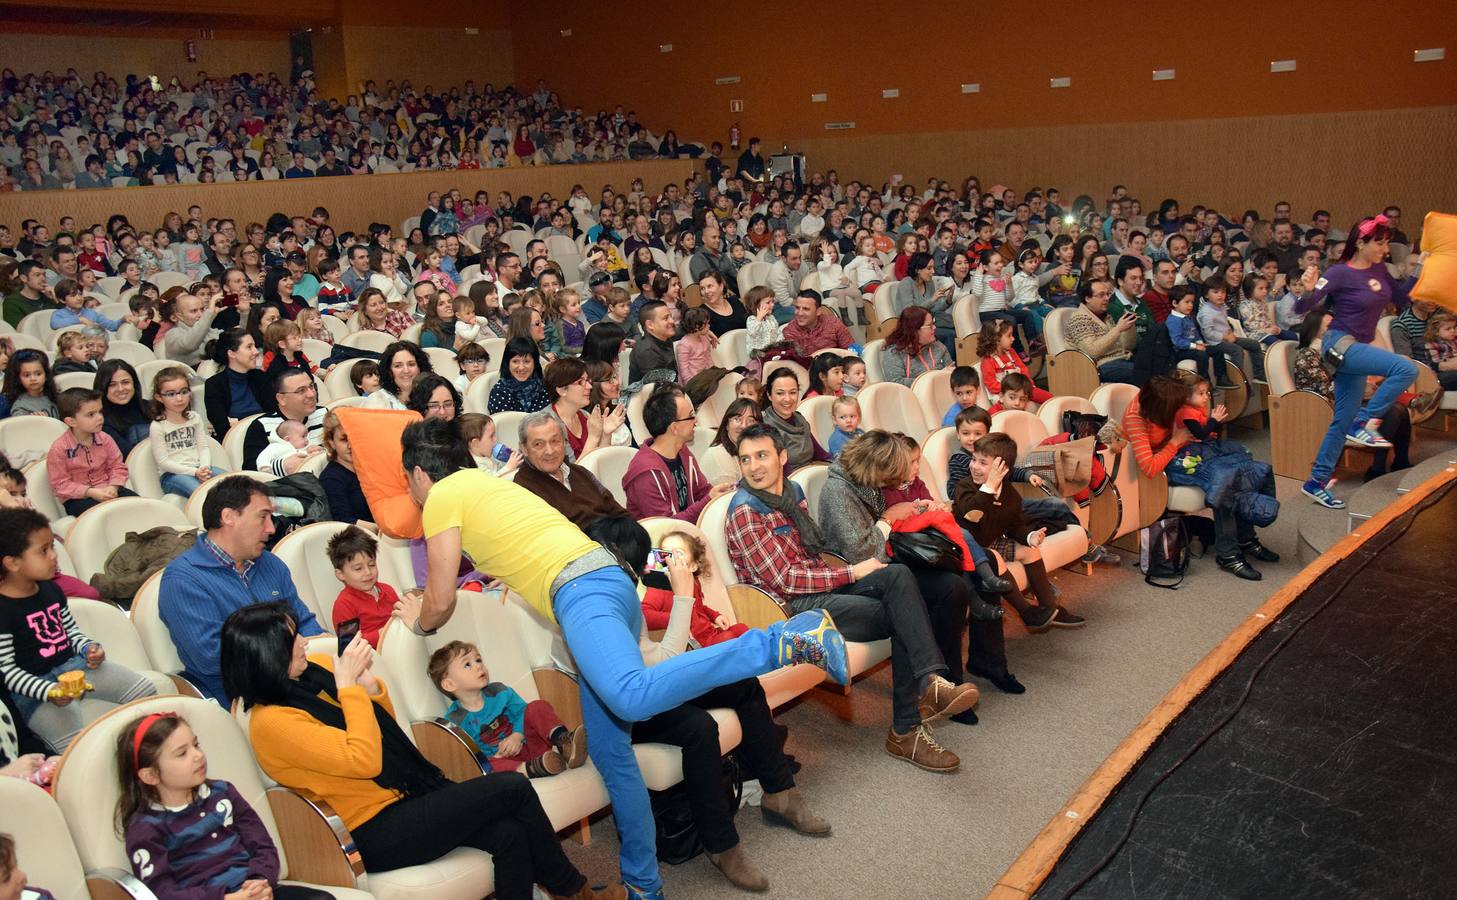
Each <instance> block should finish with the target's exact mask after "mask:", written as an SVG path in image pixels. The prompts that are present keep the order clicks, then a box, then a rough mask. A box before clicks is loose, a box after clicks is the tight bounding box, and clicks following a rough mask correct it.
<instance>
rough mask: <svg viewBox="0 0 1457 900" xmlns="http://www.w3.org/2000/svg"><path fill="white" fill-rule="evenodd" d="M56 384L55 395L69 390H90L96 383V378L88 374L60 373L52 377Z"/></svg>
mask: <svg viewBox="0 0 1457 900" xmlns="http://www.w3.org/2000/svg"><path fill="white" fill-rule="evenodd" d="M51 378H52V380H53V381H55V383H56V393H57V394H59V393H60V392H61V391H65V390H70V389H71V388H84V389H85V390H88V391H89V390H91V385H93V384H95V383H96V376H95V375H93V374H91V373H90V372H62V373H61V374H59V375H52V376H51Z"/></svg>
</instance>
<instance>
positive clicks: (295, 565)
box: [273, 522, 395, 630]
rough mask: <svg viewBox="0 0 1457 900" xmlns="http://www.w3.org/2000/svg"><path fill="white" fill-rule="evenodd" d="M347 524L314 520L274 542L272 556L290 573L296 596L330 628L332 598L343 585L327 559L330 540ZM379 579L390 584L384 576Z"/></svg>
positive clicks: (333, 598)
mask: <svg viewBox="0 0 1457 900" xmlns="http://www.w3.org/2000/svg"><path fill="white" fill-rule="evenodd" d="M348 527H349V526H348V525H346V524H344V523H343V522H314V523H313V524H311V525H305V526H304V527H303V528H299V529H297V530H296V531H291V532H289V533H288V534H286V535H284V536H283V537H282V538H280V539H279V541H278V543H277V544H274V545H273V555H274V556H277V557H278V558H279V559H281V560H283V563H284V565H286V566H288V571H289V574H291V575H292V576H293V584H294V587H295V588H297V589H298V595H299V599H300V600H302V601H303V602H304V603H305V605H307V606H308V607H309V608H310V609H312V610H313V611H314V614H315V615H317V616H318V617H319V624H320V625H322V626H323V627H324V628H326V629H329V630H332V629H333V627H334V601H335V600H336V599H337V598H338V596H339V591H341V590H343V588H344V585H343V583H341V582H340V581H339V579H338V578H336V577H334V565H333V564H332V563H330V562H329V553H328V546H329V540H330V539H331V538H333V537H334V535H336V534H338V533H339V532H341V531H343V530H344V529H346V528H348ZM380 580H381V581H386V583H389V582H388V581H387V580H386V579H385V578H383V576H381V578H380ZM390 587H395V585H394V584H390Z"/></svg>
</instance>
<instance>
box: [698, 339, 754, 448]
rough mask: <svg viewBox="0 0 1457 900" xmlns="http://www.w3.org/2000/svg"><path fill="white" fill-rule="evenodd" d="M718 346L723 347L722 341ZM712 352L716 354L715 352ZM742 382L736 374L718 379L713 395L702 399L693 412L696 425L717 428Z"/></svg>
mask: <svg viewBox="0 0 1457 900" xmlns="http://www.w3.org/2000/svg"><path fill="white" fill-rule="evenodd" d="M719 346H720V347H722V346H723V343H722V341H720V342H719ZM714 352H715V353H716V352H717V351H714ZM715 364H716V365H717V364H718V363H717V362H715ZM735 365H743V363H735ZM743 380H744V376H742V375H740V374H739V373H738V372H730V373H728V374H727V375H725V376H724V377H722V378H720V379H719V380H718V386H717V387H715V388H714V389H713V393H712V394H709V395H708V396H707V397H705V398H703V402H702V403H700V404H698V407H697V409H696V410H695V411H694V415H695V416H696V417H697V419H698V423H699V424H700V425H707V426H709V427H711V428H717V427H718V423H719V422H720V421H722V420H723V414H724V411H725V410H727V409H728V408H729V404H731V403H733V402H734V396H735V393H736V392H737V391H738V388H739V382H740V381H743Z"/></svg>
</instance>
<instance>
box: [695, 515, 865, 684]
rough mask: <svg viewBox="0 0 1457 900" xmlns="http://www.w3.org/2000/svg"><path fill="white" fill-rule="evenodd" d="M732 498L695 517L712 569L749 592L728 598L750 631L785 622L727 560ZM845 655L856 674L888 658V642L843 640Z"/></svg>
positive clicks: (780, 611) (764, 593)
mask: <svg viewBox="0 0 1457 900" xmlns="http://www.w3.org/2000/svg"><path fill="white" fill-rule="evenodd" d="M732 499H733V494H725V495H724V496H722V497H718V498H715V499H714V500H712V501H710V502H709V503H708V505H707V506H705V507H703V512H701V513H699V514H698V530H699V531H700V532H702V534H703V539H704V540H705V541H707V542H708V552H709V555H710V556H711V557H712V558H713V565H714V567H715V568H717V569H718V571H720V572H723V573H724V579H723V580H724V581H725V583H729V584H733V583H735V582H737V583H738V584H739V585H742V586H744V587H746V588H750V589H751V590H747V591H740V590H737V589H731V591H730V594H729V598H730V600H731V601H732V603H733V607H734V613H735V617H736V618H737V619H738V620H739V621H740V622H743V623H744V624H745V625H748V626H749V627H751V628H762V627H764V626H765V625H768V624H770V623H772V622H777V621H779V620H780V619H784V618H786V616H785V614H784V610H783V608H782V607H780V605H779V601H778V600H777V599H776V598H775V597H774V596H773V595H771V594H770V593H769V592H768V591H766V590H764V589H763V588H761V587H759V586H758V585H753V584H749V583H748V582H740V581H738V577H739V576H738V573H737V572H736V571H735V570H734V567H733V562H732V561H731V560H730V559H729V553H728V533H727V530H726V526H727V523H728V508H729V502H730V501H731V500H732ZM845 653H846V656H847V657H848V659H849V666H850V674H851V675H859V674H861V673H863V672H865V671H866V670H868V669H870V668H871V667H873V666H876V665H879V664H880V663H882V662H884V661H885V660H887V659H890V639H889V638H885V639H883V640H878V641H869V642H860V641H846V642H845Z"/></svg>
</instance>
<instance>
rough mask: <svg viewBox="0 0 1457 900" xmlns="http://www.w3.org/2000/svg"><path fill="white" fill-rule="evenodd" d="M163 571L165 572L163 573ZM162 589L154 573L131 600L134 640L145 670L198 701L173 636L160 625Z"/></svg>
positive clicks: (159, 577)
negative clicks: (140, 647) (135, 636)
mask: <svg viewBox="0 0 1457 900" xmlns="http://www.w3.org/2000/svg"><path fill="white" fill-rule="evenodd" d="M164 571H165V570H164ZM161 589H162V572H155V573H153V574H152V575H151V577H149V578H148V579H147V580H146V581H144V582H142V586H141V587H140V588H138V589H137V593H136V596H134V597H132V608H131V622H132V628H133V629H135V630H136V633H137V640H138V641H140V642H141V645H142V650H143V652H145V653H146V655H147V662H148V664H149V665H148V668H150V669H152V670H153V671H156V672H161V673H162V674H163V675H166V676H167V677H168V678H170V679H171V680H172V684H173V687H174V689H175V690H176V691H177V692H178V693H181V694H184V695H186V696H189V697H201V696H202V692H201V691H199V690H198V689H197V688H196V687H195V686H193V685H192V684H191V683H190V682H188V681H187V679H185V678H183V677H182V669H183V664H182V658H181V657H180V656H178V654H177V647H176V645H174V644H173V643H172V633H171V632H170V631H168V630H167V624H166V623H165V622H163V621H162V615H161V611H160V609H159V607H158V605H157V602H158V598H159V595H160V592H161Z"/></svg>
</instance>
